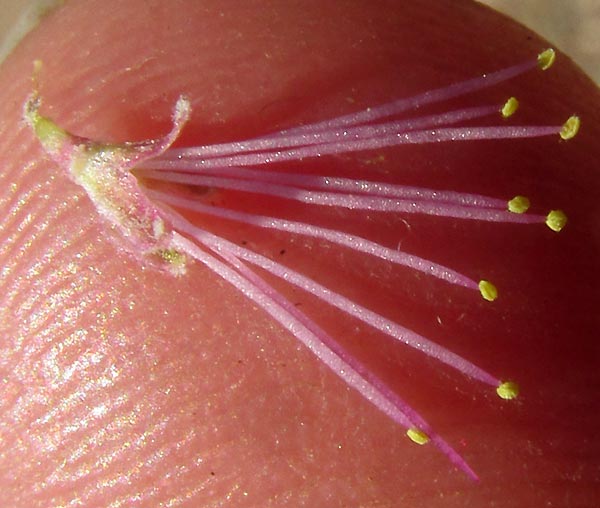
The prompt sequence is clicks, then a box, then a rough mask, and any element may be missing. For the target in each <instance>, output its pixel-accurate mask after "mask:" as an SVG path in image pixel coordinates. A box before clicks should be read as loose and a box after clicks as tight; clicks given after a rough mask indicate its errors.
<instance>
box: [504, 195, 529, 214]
mask: <svg viewBox="0 0 600 508" xmlns="http://www.w3.org/2000/svg"><path fill="white" fill-rule="evenodd" d="M530 204H531V203H530V202H529V198H527V197H525V196H515V197H514V198H512V199H511V200H510V201H509V202H508V211H509V212H512V213H525V212H526V211H527V210H529V205H530Z"/></svg>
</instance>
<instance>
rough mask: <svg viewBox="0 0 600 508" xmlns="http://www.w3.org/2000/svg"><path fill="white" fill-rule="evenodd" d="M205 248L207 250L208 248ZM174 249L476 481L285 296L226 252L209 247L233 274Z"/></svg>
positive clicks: (200, 254)
mask: <svg viewBox="0 0 600 508" xmlns="http://www.w3.org/2000/svg"><path fill="white" fill-rule="evenodd" d="M190 226H191V225H190ZM191 227H193V226H191ZM193 228H194V227H193ZM194 229H196V234H195V235H194V237H195V239H196V240H198V241H199V242H201V243H202V244H205V242H204V241H203V240H202V239H201V238H202V233H204V232H203V231H202V230H200V229H198V228H194ZM206 245H207V246H209V244H208V243H207V244H206ZM174 247H176V248H178V249H181V250H182V251H183V252H186V253H187V254H189V255H190V256H191V257H193V258H194V259H197V260H198V261H200V262H201V263H203V264H205V265H206V266H207V267H208V268H210V269H211V270H213V271H214V272H215V273H217V274H218V275H220V276H221V277H222V278H224V279H225V280H226V281H227V282H229V283H230V284H232V285H233V286H234V287H236V288H237V289H238V290H240V291H241V292H242V293H244V295H245V296H246V297H248V298H249V299H250V300H251V301H252V302H254V303H255V304H257V305H259V306H260V307H262V308H263V309H264V310H265V311H266V312H267V313H268V314H269V315H270V316H271V317H272V318H273V319H275V320H276V321H277V322H278V323H280V324H281V325H283V326H284V327H285V328H286V329H288V330H289V331H290V332H291V333H293V335H294V336H295V337H296V338H297V339H299V340H300V341H301V342H302V343H303V344H304V345H305V346H306V347H307V348H308V349H309V350H310V351H311V352H312V353H313V354H314V355H315V356H317V358H319V359H320V360H321V361H322V362H323V363H324V364H325V365H326V366H327V367H329V368H330V369H331V370H333V371H334V372H335V373H336V374H337V375H338V376H339V377H340V378H341V379H342V380H343V381H344V382H345V383H346V384H347V385H348V386H351V387H352V388H354V389H355V390H357V391H358V392H359V393H360V394H361V395H362V396H363V397H364V398H365V399H367V400H368V401H369V402H371V403H372V404H374V405H375V406H376V407H377V408H378V409H379V410H380V411H382V412H383V413H384V414H385V415H387V416H388V417H389V418H391V419H392V420H393V421H394V422H396V423H398V424H399V425H402V426H403V427H405V428H410V427H417V428H419V429H421V430H423V431H424V432H426V433H427V434H428V435H429V437H430V439H431V441H432V442H433V443H434V444H435V445H436V446H437V447H438V448H439V449H440V450H441V451H442V453H444V454H445V455H446V456H447V457H448V459H449V460H450V461H451V462H452V463H453V464H455V465H456V466H457V467H458V468H459V469H460V470H462V471H463V472H465V473H466V474H467V475H468V476H469V477H471V478H472V479H473V480H477V479H478V477H477V475H476V473H475V472H474V471H473V470H472V469H471V467H470V466H469V465H468V464H467V463H466V461H465V460H464V459H463V458H462V457H461V456H460V455H459V454H458V453H457V452H456V451H455V450H454V449H453V448H452V447H451V446H450V445H449V444H448V443H447V442H446V441H444V440H443V439H442V438H441V436H439V435H438V434H437V433H435V432H434V431H433V429H432V428H431V426H430V425H429V424H428V423H427V422H426V421H425V420H424V419H423V418H422V417H421V416H420V415H418V413H417V412H416V411H414V410H413V409H412V408H411V407H410V406H408V404H406V402H404V401H403V400H402V399H401V398H400V397H398V396H397V395H396V394H395V393H394V392H393V391H392V390H390V389H389V388H388V387H387V386H386V385H385V384H384V383H383V382H382V381H380V380H379V379H378V378H377V377H376V376H374V375H373V374H372V373H371V372H370V371H369V370H368V369H366V368H365V367H364V366H362V365H361V364H360V363H359V362H358V361H356V360H354V359H353V358H352V357H350V356H349V355H348V354H347V353H346V352H345V351H344V350H343V348H341V346H339V344H337V342H336V341H335V340H334V339H333V338H331V336H329V335H328V334H327V333H326V332H325V331H323V330H322V329H321V328H320V327H319V326H318V325H317V324H316V323H314V322H313V321H312V320H310V319H309V318H308V317H306V316H305V315H304V314H302V313H301V312H300V311H298V310H297V309H296V308H295V307H294V306H293V305H292V304H291V303H290V302H289V301H288V300H287V299H286V298H285V297H283V296H281V295H280V294H279V293H277V292H276V291H275V290H274V289H273V288H271V287H270V286H269V285H268V284H267V283H266V282H264V281H263V280H262V279H261V278H259V277H258V276H256V275H255V274H254V273H253V272H251V271H250V270H249V269H248V268H247V267H245V266H244V265H243V264H242V263H240V261H239V260H238V259H237V258H236V257H235V256H233V255H232V254H231V252H229V251H228V249H227V248H223V247H221V248H218V247H216V246H209V248H211V249H212V250H214V251H215V252H218V253H219V254H220V255H221V256H222V257H223V258H224V259H225V260H227V261H228V262H229V263H230V264H231V265H232V266H234V267H235V268H236V269H237V270H238V272H235V271H234V270H232V269H231V268H230V267H228V266H226V265H225V264H223V263H222V262H220V261H218V260H217V259H216V258H214V257H213V256H211V255H209V254H207V253H206V252H204V251H202V250H201V249H199V248H198V246H197V245H195V244H193V243H192V242H190V241H189V240H187V239H185V238H183V237H181V236H179V235H177V236H176V238H175V241H174Z"/></svg>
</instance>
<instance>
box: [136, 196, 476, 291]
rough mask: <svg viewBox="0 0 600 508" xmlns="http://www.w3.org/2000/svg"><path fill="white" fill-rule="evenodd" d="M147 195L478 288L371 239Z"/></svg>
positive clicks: (188, 201) (177, 199) (445, 270)
mask: <svg viewBox="0 0 600 508" xmlns="http://www.w3.org/2000/svg"><path fill="white" fill-rule="evenodd" d="M146 194H147V196H148V197H149V198H150V199H155V200H158V201H162V202H163V203H168V204H170V205H173V206H177V207H180V208H185V209H187V210H192V211H195V212H200V213H203V214H205V215H212V216H217V217H222V218H225V219H229V220H234V221H237V222H243V223H246V224H251V225H253V226H258V227H261V228H269V229H275V230H278V231H287V232H289V233H292V234H299V235H305V236H309V237H311V238H320V239H323V240H327V241H329V242H331V243H335V244H337V245H343V246H345V247H348V248H350V249H352V250H354V251H357V252H363V253H365V254H369V255H371V256H375V257H378V258H380V259H385V260H387V261H391V262H392V263H395V264H398V265H403V266H406V267H409V268H412V269H414V270H417V271H420V272H423V273H426V274H429V275H432V276H434V277H437V278H439V279H442V280H445V281H448V282H450V283H451V284H456V285H458V286H463V287H466V288H469V289H474V290H478V289H479V287H478V284H477V282H475V281H474V280H472V279H470V278H468V277H466V276H465V275H462V274H460V273H458V272H455V271H454V270H451V269H450V268H448V267H446V266H443V265H439V264H437V263H434V262H432V261H428V260H426V259H423V258H420V257H418V256H414V255H411V254H407V253H404V252H401V251H398V250H394V249H390V248H387V247H384V246H383V245H380V244H378V243H375V242H372V241H371V240H367V239H366V238H362V237H359V236H355V235H351V234H349V233H344V232H342V231H337V230H334V229H327V228H322V227H319V226H314V225H312V224H306V223H304V222H295V221H289V220H285V219H279V218H276V217H266V216H261V215H253V214H249V213H244V212H237V211H233V210H227V209H224V208H219V207H215V206H209V205H205V204H203V203H200V202H198V201H195V200H190V199H185V198H180V197H177V196H174V195H172V194H166V193H164V192H158V191H152V190H146Z"/></svg>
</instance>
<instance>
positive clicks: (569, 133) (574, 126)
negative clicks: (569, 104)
mask: <svg viewBox="0 0 600 508" xmlns="http://www.w3.org/2000/svg"><path fill="white" fill-rule="evenodd" d="M579 127H581V120H580V119H579V117H578V116H575V115H573V116H571V117H569V119H568V120H567V121H566V122H565V123H564V124H563V126H562V129H560V137H561V138H562V139H564V140H567V139H571V138H574V137H575V136H576V134H577V133H578V132H579Z"/></svg>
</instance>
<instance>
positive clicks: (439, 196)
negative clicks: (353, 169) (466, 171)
mask: <svg viewBox="0 0 600 508" xmlns="http://www.w3.org/2000/svg"><path fill="white" fill-rule="evenodd" d="M143 168H145V169H138V170H136V173H137V174H138V175H140V176H144V175H148V174H152V175H154V176H153V178H157V176H156V175H157V172H158V171H161V170H162V169H163V167H162V164H161V163H157V164H153V163H152V162H149V163H148V164H144V165H143ZM146 169H152V170H153V172H152V173H148V172H147V171H146ZM165 172H167V173H168V172H170V171H169V170H165ZM177 173H184V174H185V173H186V172H185V171H177ZM192 174H199V175H204V176H218V177H226V178H234V179H237V180H249V181H253V182H257V181H260V182H265V183H276V184H281V185H286V186H295V187H301V188H307V189H318V190H330V191H342V192H348V193H354V194H365V195H369V196H385V197H395V198H404V199H422V200H429V201H439V202H442V203H453V204H456V205H459V206H473V207H481V208H497V209H500V210H505V209H506V206H507V202H506V200H503V199H497V198H490V197H487V196H481V195H478V194H466V193H461V192H454V191H439V190H432V189H425V188H421V187H411V186H406V185H395V184H389V183H383V182H373V181H369V180H354V179H350V178H341V177H333V176H321V175H307V174H301V173H281V172H278V171H267V170H264V169H247V168H238V167H226V168H206V169H205V168H201V169H199V170H194V171H193V173H192ZM157 179H159V180H160V178H157Z"/></svg>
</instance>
